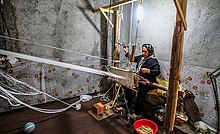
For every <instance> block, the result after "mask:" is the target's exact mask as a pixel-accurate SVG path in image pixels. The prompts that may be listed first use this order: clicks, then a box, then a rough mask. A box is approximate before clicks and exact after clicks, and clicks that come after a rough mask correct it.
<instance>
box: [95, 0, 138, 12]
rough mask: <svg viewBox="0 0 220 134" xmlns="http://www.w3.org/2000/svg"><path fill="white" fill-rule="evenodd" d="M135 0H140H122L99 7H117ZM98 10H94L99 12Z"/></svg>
mask: <svg viewBox="0 0 220 134" xmlns="http://www.w3.org/2000/svg"><path fill="white" fill-rule="evenodd" d="M135 1H140V0H123V1H119V2H116V3H113V4H111V5H108V6H104V7H101V8H105V9H112V8H116V7H119V6H123V5H126V4H129V3H132V2H135ZM141 1H142V0H141ZM99 11H100V9H99V8H98V9H96V10H95V11H94V12H99Z"/></svg>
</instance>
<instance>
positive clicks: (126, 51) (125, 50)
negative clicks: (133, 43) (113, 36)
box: [123, 45, 128, 54]
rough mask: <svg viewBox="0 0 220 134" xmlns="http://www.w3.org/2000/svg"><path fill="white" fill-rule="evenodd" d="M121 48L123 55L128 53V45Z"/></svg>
mask: <svg viewBox="0 0 220 134" xmlns="http://www.w3.org/2000/svg"><path fill="white" fill-rule="evenodd" d="M123 48H124V52H125V54H126V53H128V45H125V46H124V47H123Z"/></svg>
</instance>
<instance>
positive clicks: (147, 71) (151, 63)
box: [124, 44, 160, 119]
mask: <svg viewBox="0 0 220 134" xmlns="http://www.w3.org/2000/svg"><path fill="white" fill-rule="evenodd" d="M124 51H125V56H126V57H128V58H129V59H130V54H129V52H128V47H124ZM134 62H136V63H137V66H136V70H137V71H136V73H137V74H139V75H140V76H141V77H143V78H145V79H147V80H149V81H151V82H154V83H157V81H156V77H157V76H158V75H159V74H160V65H159V62H158V60H157V59H156V58H155V56H154V48H153V46H152V45H151V44H143V45H142V55H138V56H135V58H134ZM152 89H153V88H152V87H150V86H147V85H144V84H141V83H139V90H138V93H137V99H136V103H135V109H134V113H133V114H131V118H133V119H135V118H137V117H138V116H139V115H141V112H142V110H143V103H144V102H145V95H146V94H147V92H148V91H150V90H152ZM131 92H132V91H131V90H125V96H126V99H127V100H128V103H129V102H130V101H131V99H132V97H131V95H132V93H131Z"/></svg>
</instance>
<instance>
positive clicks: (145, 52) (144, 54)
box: [142, 47, 149, 58]
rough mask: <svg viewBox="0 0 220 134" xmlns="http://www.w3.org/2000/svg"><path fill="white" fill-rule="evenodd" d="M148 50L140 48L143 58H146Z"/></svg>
mask: <svg viewBox="0 0 220 134" xmlns="http://www.w3.org/2000/svg"><path fill="white" fill-rule="evenodd" d="M148 54H149V53H148V50H147V48H146V47H142V55H143V57H144V58H147V57H148Z"/></svg>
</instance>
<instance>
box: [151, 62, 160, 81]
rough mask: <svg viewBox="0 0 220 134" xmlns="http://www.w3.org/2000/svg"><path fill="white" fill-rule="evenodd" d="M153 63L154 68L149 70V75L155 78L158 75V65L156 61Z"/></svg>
mask: <svg viewBox="0 0 220 134" xmlns="http://www.w3.org/2000/svg"><path fill="white" fill-rule="evenodd" d="M154 62H155V63H154V66H153V67H152V68H150V74H151V75H153V76H155V77H157V76H158V75H160V65H159V62H158V61H157V60H156V59H155V61H154Z"/></svg>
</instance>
